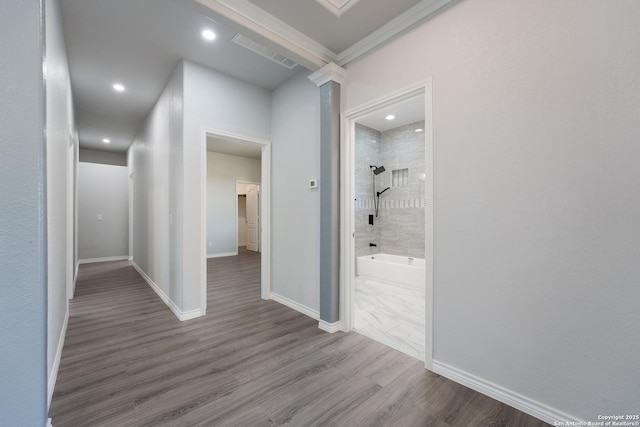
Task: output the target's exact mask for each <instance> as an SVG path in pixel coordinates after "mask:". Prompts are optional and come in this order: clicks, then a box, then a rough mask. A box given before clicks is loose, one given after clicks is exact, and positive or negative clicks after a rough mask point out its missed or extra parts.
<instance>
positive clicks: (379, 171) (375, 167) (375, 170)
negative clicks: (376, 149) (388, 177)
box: [369, 165, 385, 175]
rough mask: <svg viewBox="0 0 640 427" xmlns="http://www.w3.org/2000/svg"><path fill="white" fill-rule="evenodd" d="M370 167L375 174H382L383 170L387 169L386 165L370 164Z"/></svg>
mask: <svg viewBox="0 0 640 427" xmlns="http://www.w3.org/2000/svg"><path fill="white" fill-rule="evenodd" d="M369 168H371V169H372V172H373V174H374V175H380V174H381V173H382V172H384V171H385V169H384V166H380V167H378V166H374V165H370V166H369Z"/></svg>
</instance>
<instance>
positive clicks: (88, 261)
mask: <svg viewBox="0 0 640 427" xmlns="http://www.w3.org/2000/svg"><path fill="white" fill-rule="evenodd" d="M128 259H129V256H128V255H123V256H108V257H102V258H87V259H79V260H78V264H93V263H94V262H111V261H127V260H128Z"/></svg>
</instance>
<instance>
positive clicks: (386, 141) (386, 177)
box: [355, 122, 425, 258]
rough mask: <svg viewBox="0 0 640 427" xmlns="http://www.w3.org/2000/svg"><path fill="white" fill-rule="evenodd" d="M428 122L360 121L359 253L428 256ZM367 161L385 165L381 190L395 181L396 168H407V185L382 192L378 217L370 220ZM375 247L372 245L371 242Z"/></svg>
mask: <svg viewBox="0 0 640 427" xmlns="http://www.w3.org/2000/svg"><path fill="white" fill-rule="evenodd" d="M418 128H421V129H424V122H417V123H413V124H410V125H406V126H402V127H399V128H396V129H391V130H389V131H385V132H382V133H380V132H378V131H376V130H374V129H370V128H367V127H365V126H361V125H356V167H355V178H356V179H355V180H356V191H355V192H356V196H355V197H356V200H355V207H356V208H355V223H356V230H355V231H356V256H362V255H368V254H372V253H378V252H383V253H388V254H393V255H402V256H410V257H415V258H424V256H425V252H424V246H425V240H424V232H425V230H424V216H425V211H424V206H425V199H424V192H425V181H424V178H423V174H424V171H425V170H424V160H425V147H424V132H416V129H418ZM369 165H376V166H380V165H382V166H384V167H385V169H386V171H385V172H383V173H381V174H380V175H378V176H377V177H376V187H377V191H381V190H383V189H385V188H387V187H390V186H391V174H392V170H394V169H405V168H406V169H408V170H409V180H408V183H407V184H408V185H407V186H406V187H395V188H391V189H390V190H388V191H386V192H385V193H384V194H383V195H382V196H381V197H380V211H379V216H378V218H374V224H375V225H374V226H371V225H369V223H368V215H369V214H374V213H375V210H374V208H373V203H374V198H373V194H372V173H371V170H370V168H369ZM370 242H371V243H375V244H377V247H369V243H370Z"/></svg>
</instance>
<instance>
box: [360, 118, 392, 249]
mask: <svg viewBox="0 0 640 427" xmlns="http://www.w3.org/2000/svg"><path fill="white" fill-rule="evenodd" d="M381 141H382V135H381V134H380V132H378V131H377V130H375V129H371V128H368V127H366V126H362V125H359V124H356V147H355V149H356V153H355V158H356V162H355V163H356V164H355V187H356V188H355V197H356V201H359V202H360V203H356V208H355V210H354V211H355V226H356V230H355V232H356V239H355V240H356V242H355V246H356V256H363V255H370V254H376V253H378V252H380V250H379V249H380V244H381V243H380V227H378V226H373V227H372V226H371V225H369V215H374V213H375V211H374V209H373V204H372V203H371V202H372V200H373V194H372V192H373V184H372V178H371V176H372V175H373V174H372V173H371V168H369V166H370V165H376V166H380V145H381ZM382 175H384V173H382V174H380V176H382ZM376 181H379V179H377V178H376ZM385 194H386V193H385ZM359 206H362V207H359ZM374 221H375V222H374V224H377V218H374ZM369 243H374V244H377V245H378V247H377V248H376V247H370V246H369Z"/></svg>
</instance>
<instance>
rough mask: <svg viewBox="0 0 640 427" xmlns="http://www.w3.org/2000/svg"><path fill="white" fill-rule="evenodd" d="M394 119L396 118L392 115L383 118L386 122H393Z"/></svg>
mask: <svg viewBox="0 0 640 427" xmlns="http://www.w3.org/2000/svg"><path fill="white" fill-rule="evenodd" d="M395 118H396V116H394V115H393V114H389V115H388V116H387V117H385V119H387V120H394V119H395Z"/></svg>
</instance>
